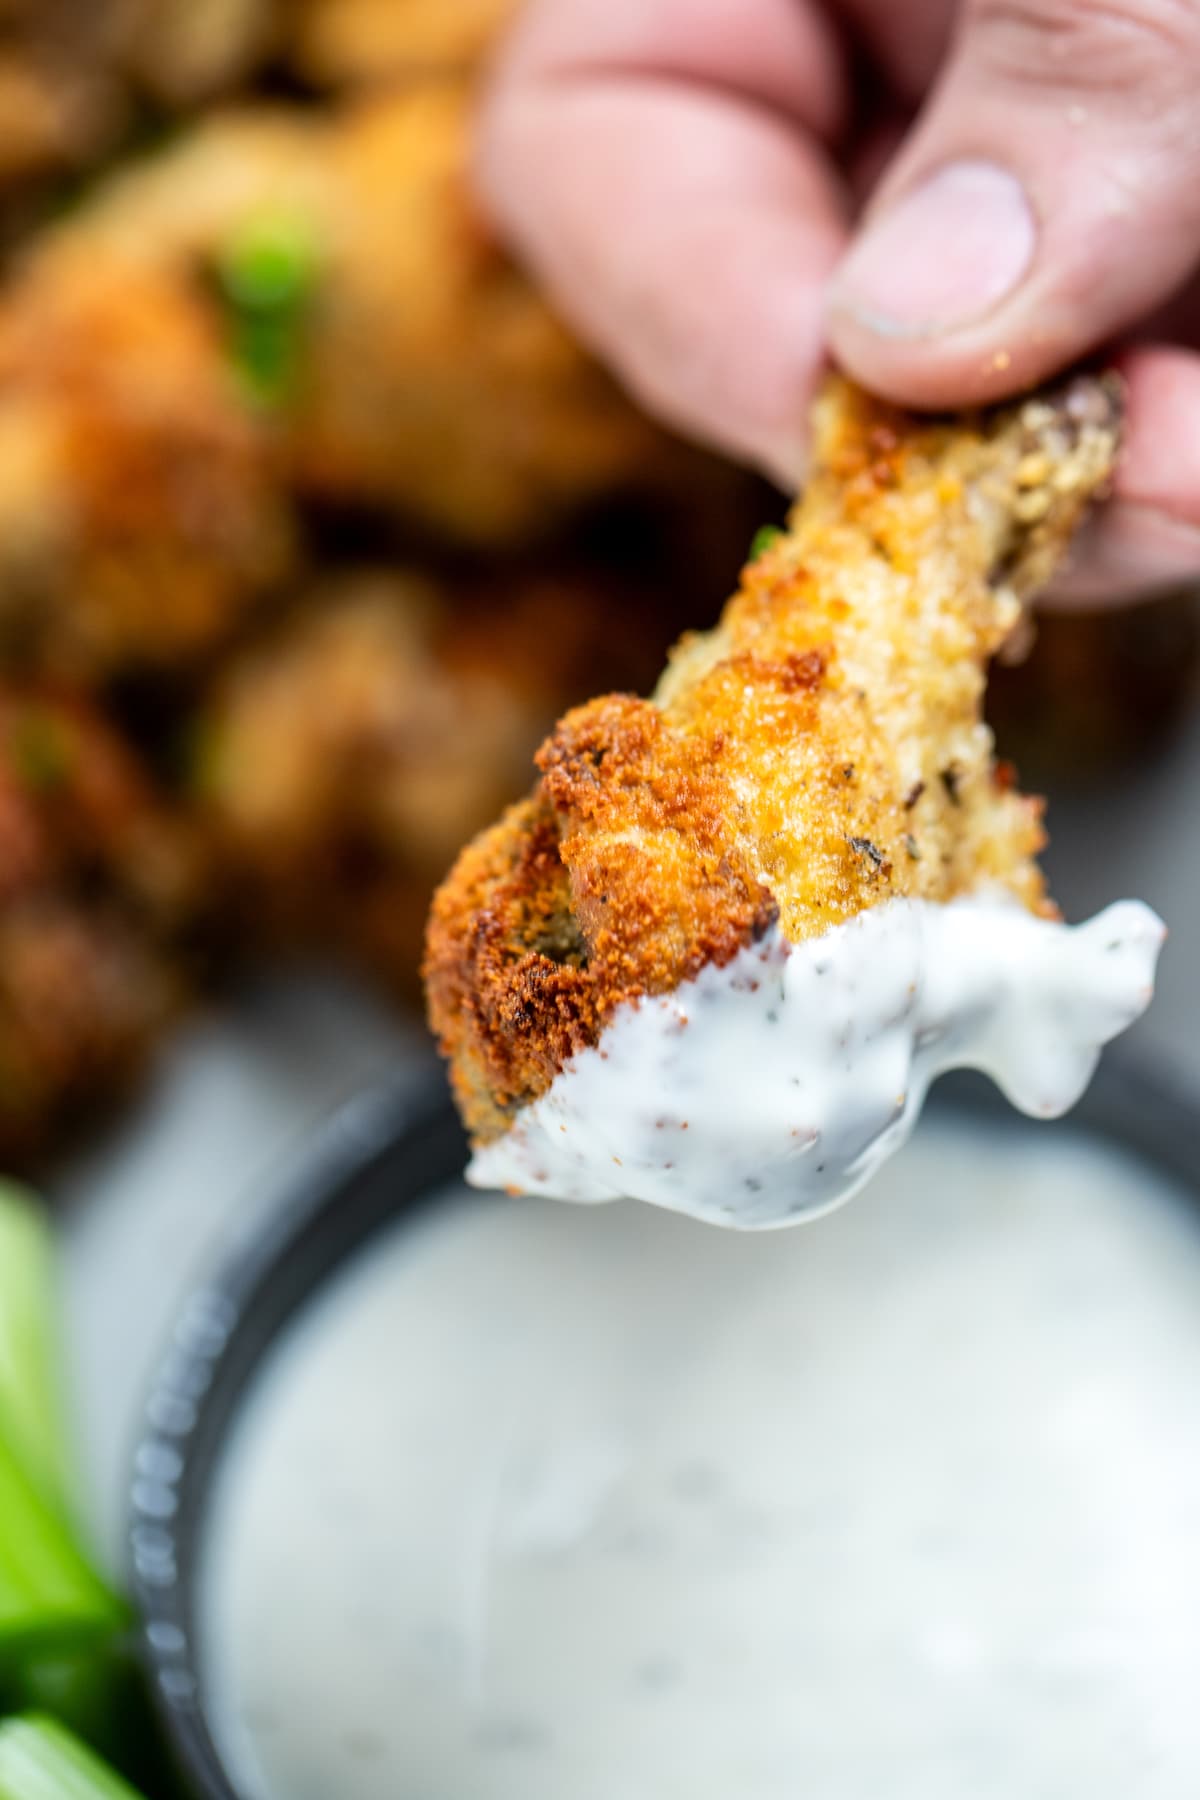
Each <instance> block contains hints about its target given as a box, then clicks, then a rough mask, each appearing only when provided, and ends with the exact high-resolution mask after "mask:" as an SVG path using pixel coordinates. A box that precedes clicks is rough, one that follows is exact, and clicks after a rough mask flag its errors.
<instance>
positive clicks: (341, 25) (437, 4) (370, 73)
mask: <svg viewBox="0 0 1200 1800" xmlns="http://www.w3.org/2000/svg"><path fill="white" fill-rule="evenodd" d="M520 3H521V0H293V22H292V23H291V27H290V30H289V33H288V55H289V59H290V60H291V61H292V62H294V63H295V65H296V66H297V67H298V68H299V69H300V70H301V71H302V72H303V74H304V75H306V76H307V77H308V79H309V80H310V81H314V82H317V83H319V84H320V85H321V86H329V87H344V86H361V85H363V84H365V83H368V82H385V81H387V82H394V81H408V80H413V79H414V78H420V77H423V76H428V75H429V74H431V73H438V74H446V73H461V72H463V71H466V70H470V69H474V68H475V67H476V66H477V65H478V64H479V63H480V61H481V60H482V59H483V58H484V57H485V56H486V55H487V53H488V51H489V50H490V49H491V47H492V45H493V43H494V42H495V40H496V38H497V37H498V36H499V34H500V32H501V31H502V30H503V28H504V26H505V25H507V24H508V22H509V20H510V19H511V18H512V17H513V15H514V14H515V12H516V10H517V7H518V5H520Z"/></svg>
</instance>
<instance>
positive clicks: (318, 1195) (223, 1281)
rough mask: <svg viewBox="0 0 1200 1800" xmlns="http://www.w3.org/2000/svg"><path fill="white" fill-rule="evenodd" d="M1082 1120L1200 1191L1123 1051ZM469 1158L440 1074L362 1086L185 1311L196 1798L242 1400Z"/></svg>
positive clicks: (189, 1765) (1168, 1122) (1167, 1117)
mask: <svg viewBox="0 0 1200 1800" xmlns="http://www.w3.org/2000/svg"><path fill="white" fill-rule="evenodd" d="M946 1109H954V1110H956V1111H959V1112H962V1111H963V1110H966V1111H970V1112H975V1113H977V1114H979V1115H981V1116H984V1117H987V1118H988V1119H989V1120H991V1121H993V1122H995V1121H997V1120H1003V1119H1005V1118H1007V1119H1009V1120H1010V1121H1011V1124H1012V1128H1013V1129H1014V1130H1022V1129H1024V1130H1030V1129H1033V1127H1031V1126H1030V1124H1029V1121H1028V1120H1024V1119H1022V1118H1021V1117H1020V1115H1019V1114H1015V1113H1012V1112H1011V1110H1010V1109H1009V1108H1008V1107H1007V1105H1006V1103H1005V1102H1004V1101H1003V1100H1002V1099H1001V1098H1000V1096H999V1095H998V1094H997V1092H996V1090H995V1089H994V1088H992V1087H991V1086H990V1084H988V1083H986V1082H984V1081H982V1079H980V1078H978V1077H974V1076H952V1077H949V1078H947V1079H946V1080H944V1081H943V1082H941V1083H940V1084H939V1086H938V1088H937V1090H936V1092H935V1096H934V1099H933V1100H932V1102H931V1104H930V1109H929V1110H930V1111H931V1112H933V1113H938V1112H943V1111H945V1110H946ZM1070 1122H1071V1124H1072V1125H1073V1126H1074V1127H1075V1128H1076V1129H1079V1130H1084V1131H1087V1132H1089V1133H1091V1134H1093V1135H1094V1136H1097V1137H1100V1138H1103V1139H1107V1140H1109V1141H1111V1142H1112V1143H1114V1144H1116V1145H1119V1146H1121V1147H1122V1148H1124V1149H1126V1150H1130V1151H1133V1152H1134V1153H1135V1154H1137V1155H1140V1156H1141V1157H1143V1158H1144V1159H1145V1160H1147V1161H1148V1162H1150V1163H1152V1164H1153V1165H1154V1167H1155V1168H1156V1169H1159V1170H1161V1171H1162V1172H1163V1173H1164V1174H1166V1175H1168V1176H1170V1177H1173V1178H1174V1179H1175V1180H1176V1181H1177V1182H1180V1183H1182V1184H1183V1186H1184V1187H1185V1188H1187V1189H1188V1190H1189V1191H1190V1192H1191V1193H1193V1194H1194V1195H1195V1196H1196V1199H1197V1201H1198V1202H1200V1103H1197V1102H1196V1101H1194V1100H1192V1099H1190V1098H1187V1097H1185V1096H1184V1095H1182V1094H1180V1093H1178V1092H1174V1091H1172V1088H1171V1086H1170V1085H1169V1083H1167V1082H1166V1081H1165V1080H1163V1079H1161V1078H1159V1077H1156V1076H1154V1075H1152V1074H1150V1073H1149V1072H1147V1071H1146V1070H1145V1069H1144V1068H1143V1067H1142V1066H1140V1065H1139V1064H1135V1063H1133V1062H1131V1061H1130V1060H1128V1059H1123V1058H1121V1057H1119V1056H1114V1057H1111V1058H1110V1059H1108V1060H1107V1061H1106V1062H1105V1064H1104V1065H1103V1067H1102V1068H1101V1070H1100V1072H1099V1074H1098V1075H1097V1078H1096V1080H1095V1082H1094V1083H1093V1085H1092V1087H1091V1089H1090V1090H1089V1092H1088V1094H1087V1095H1086V1097H1085V1099H1084V1100H1083V1101H1082V1102H1081V1104H1080V1105H1079V1107H1078V1108H1077V1109H1076V1110H1075V1112H1074V1113H1073V1114H1072V1115H1071V1121H1070ZM466 1154H467V1149H466V1141H465V1139H464V1136H463V1132H462V1128H461V1126H460V1125H459V1123H458V1120H457V1117H456V1116H455V1113H454V1110H453V1108H452V1106H451V1104H450V1101H449V1098H448V1096H447V1093H446V1089H445V1083H444V1079H443V1077H442V1075H441V1072H440V1070H438V1069H435V1068H431V1069H430V1070H429V1071H428V1073H426V1074H421V1075H417V1076H414V1075H412V1074H409V1075H408V1076H406V1077H405V1078H404V1079H403V1080H400V1081H398V1082H397V1083H395V1084H394V1085H392V1086H388V1087H385V1088H382V1089H379V1090H376V1091H373V1092H370V1093H367V1094H364V1095H362V1096H360V1097H359V1098H358V1099H357V1100H355V1101H353V1102H351V1103H350V1104H349V1105H348V1106H346V1107H344V1108H342V1109H341V1110H340V1111H339V1112H338V1113H337V1114H336V1115H335V1116H334V1117H333V1118H332V1119H331V1120H330V1121H329V1122H328V1124H326V1125H325V1126H324V1127H323V1128H321V1129H320V1130H319V1131H318V1132H317V1133H316V1135H315V1137H314V1140H313V1142H312V1143H311V1144H310V1145H309V1146H308V1148H307V1150H306V1151H305V1153H304V1154H303V1156H302V1158H301V1159H300V1160H299V1162H298V1163H297V1165H296V1166H295V1169H294V1170H293V1172H292V1174H291V1175H290V1177H288V1178H287V1179H285V1180H284V1182H283V1183H282V1184H281V1191H280V1194H279V1201H278V1204H277V1205H276V1206H275V1207H274V1208H272V1209H271V1213H270V1222H269V1224H268V1225H267V1227H266V1228H265V1229H263V1230H260V1231H258V1232H256V1233H254V1234H252V1235H251V1236H249V1237H248V1238H246V1239H245V1240H243V1241H242V1242H240V1243H236V1244H234V1245H233V1247H232V1248H231V1250H230V1251H229V1253H228V1255H227V1256H226V1258H225V1260H224V1262H223V1265H222V1266H221V1268H220V1269H218V1271H217V1272H216V1274H215V1275H214V1276H213V1278H212V1279H211V1280H209V1281H208V1282H206V1283H205V1284H204V1285H203V1286H202V1287H200V1288H198V1289H197V1290H196V1291H195V1292H194V1293H193V1294H192V1296H191V1298H190V1299H189V1300H188V1302H187V1303H186V1305H185V1306H184V1307H183V1309H182V1311H181V1313H180V1316H179V1320H178V1323H177V1325H176V1328H175V1332H174V1335H173V1339H172V1342H171V1345H170V1347H169V1348H168V1350H167V1352H166V1354H165V1356H164V1358H163V1361H162V1364H161V1367H160V1369H159V1372H158V1376H157V1380H156V1382H155V1385H154V1387H153V1388H152V1390H151V1393H150V1397H149V1400H148V1402H147V1407H146V1433H145V1436H144V1437H143V1439H142V1441H141V1443H140V1445H139V1447H138V1450H137V1455H136V1458H135V1472H134V1480H133V1493H132V1519H131V1528H130V1545H131V1554H132V1579H133V1586H134V1590H135V1595H136V1598H137V1601H138V1605H139V1608H140V1612H141V1617H142V1638H143V1645H144V1649H145V1654H146V1658H147V1662H148V1665H149V1672H150V1678H151V1681H152V1683H153V1687H154V1693H155V1698H156V1702H157V1704H158V1706H159V1708H160V1711H161V1713H162V1716H163V1719H164V1722H165V1725H166V1728H167V1731H168V1734H169V1736H170V1739H171V1742H172V1744H173V1746H174V1748H175V1751H176V1754H177V1756H178V1759H179V1762H180V1765H181V1772H182V1774H183V1776H184V1777H185V1779H186V1781H187V1782H188V1784H189V1785H190V1787H191V1788H192V1789H193V1790H194V1792H195V1794H196V1795H197V1796H198V1800H243V1796H241V1795H240V1794H239V1792H238V1790H237V1788H236V1787H235V1786H234V1784H233V1782H232V1780H231V1778H230V1777H229V1775H228V1774H227V1773H226V1772H225V1769H224V1766H223V1763H222V1760H221V1756H220V1753H219V1751H218V1749H217V1746H216V1743H215V1740H214V1738H213V1735H212V1732H211V1731H210V1728H209V1723H208V1719H207V1716H206V1710H205V1696H204V1692H203V1687H202V1682H201V1673H200V1666H199V1657H198V1654H197V1647H196V1635H195V1627H196V1616H197V1611H198V1608H197V1597H198V1596H197V1590H198V1584H199V1581H200V1579H201V1570H200V1562H201V1556H202V1538H203V1522H204V1513H205V1508H206V1506H207V1504H208V1500H209V1497H210V1494H211V1491H212V1483H213V1476H214V1473H215V1471H216V1467H217V1463H218V1460H219V1458H220V1454H221V1451H222V1448H223V1445H224V1443H225V1441H226V1439H227V1437H228V1434H229V1430H230V1427H231V1425H232V1422H233V1419H234V1415H235V1413H236V1411H237V1409H238V1406H239V1403H240V1401H241V1398H242V1396H243V1395H244V1393H245V1392H246V1391H247V1389H248V1387H249V1385H250V1383H251V1381H252V1379H253V1377H254V1374H255V1372H256V1369H257V1368H258V1366H259V1364H260V1363H261V1361H262V1359H263V1356H264V1354H265V1353H266V1352H267V1351H268V1350H269V1349H270V1347H271V1346H272V1344H273V1343H274V1341H275V1340H276V1338H277V1337H278V1335H279V1333H280V1331H281V1330H282V1329H283V1327H284V1326H285V1325H286V1324H287V1323H288V1322H289V1320H290V1319H291V1318H292V1317H293V1315H294V1314H295V1313H296V1312H297V1311H298V1309H299V1308H300V1306H301V1305H302V1304H303V1303H304V1302H305V1301H306V1300H308V1299H309V1298H310V1297H311V1296H312V1295H313V1294H314V1293H315V1291H316V1290H317V1289H318V1288H319V1287H320V1286H321V1284H322V1283H323V1282H325V1281H326V1280H327V1279H328V1278H329V1277H330V1276H332V1275H333V1274H334V1273H336V1271H337V1270H338V1269H339V1268H340V1267H341V1265H342V1264H343V1263H345V1262H346V1260H347V1259H348V1258H349V1257H350V1256H351V1255H353V1253H354V1252H355V1251H356V1250H358V1249H359V1248H361V1247H362V1245H363V1244H364V1243H365V1242H366V1241H367V1239H368V1238H370V1237H371V1236H372V1235H373V1233H375V1232H376V1231H377V1230H379V1229H380V1227H382V1226H384V1225H387V1224H389V1223H391V1222H393V1221H395V1220H397V1219H399V1218H400V1217H402V1216H403V1215H404V1214H406V1213H412V1212H415V1211H417V1210H418V1209H420V1208H421V1207H422V1206H425V1205H427V1204H428V1203H429V1202H430V1200H431V1199H432V1198H433V1197H434V1196H435V1195H436V1194H437V1192H438V1190H439V1189H441V1188H444V1187H445V1186H446V1184H447V1183H449V1182H453V1181H454V1180H456V1179H457V1178H458V1177H459V1176H460V1175H461V1172H462V1169H463V1167H464V1164H465V1161H466ZM818 1229H819V1227H818Z"/></svg>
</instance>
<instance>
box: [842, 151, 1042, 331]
mask: <svg viewBox="0 0 1200 1800" xmlns="http://www.w3.org/2000/svg"><path fill="white" fill-rule="evenodd" d="M1036 240H1037V228H1036V226H1035V223H1034V217H1033V212H1032V209H1031V208H1030V205H1029V202H1028V200H1027V199H1026V198H1025V193H1024V190H1023V189H1022V187H1021V184H1020V182H1018V181H1016V180H1015V179H1014V178H1013V176H1011V175H1010V174H1008V172H1007V170H1005V169H1000V168H997V167H996V166H995V164H993V163H986V162H959V163H950V164H949V165H948V166H947V167H945V168H943V169H939V170H938V172H937V174H936V175H932V176H930V177H929V179H928V180H927V181H924V182H922V184H921V185H920V187H917V188H914V189H913V190H912V191H911V192H910V193H907V194H905V195H903V196H902V197H901V198H900V199H899V200H896V201H894V202H893V203H892V205H890V206H888V207H887V208H886V209H885V210H884V211H882V212H881V213H880V214H879V216H878V217H877V218H875V219H872V220H871V221H870V223H869V224H868V225H867V226H866V228H865V230H864V233H863V235H862V237H860V238H859V240H858V242H857V243H856V244H855V246H854V248H853V249H852V250H851V251H850V254H849V255H848V256H847V258H846V260H845V262H844V263H843V264H842V267H841V269H840V270H839V272H838V274H837V276H836V277H835V279H834V284H833V290H832V295H831V304H832V305H833V306H834V307H836V308H837V309H839V310H841V311H844V312H849V313H851V314H852V315H853V316H854V317H855V318H856V319H857V321H858V322H859V324H861V325H865V326H866V327H867V328H868V330H871V331H876V332H879V333H880V334H881V335H883V336H886V337H931V336H935V335H937V334H939V333H942V332H948V331H954V330H955V329H957V328H958V327H959V326H962V325H968V324H970V323H971V322H972V321H973V320H975V319H978V318H980V317H981V316H982V315H983V314H984V313H986V312H989V311H990V310H991V308H992V307H994V306H995V305H996V304H997V302H998V301H1000V300H1003V299H1004V297H1005V295H1006V294H1010V293H1011V292H1012V291H1013V289H1014V288H1015V287H1016V286H1017V285H1018V283H1019V282H1020V281H1021V279H1022V277H1023V276H1024V274H1025V272H1026V270H1027V269H1028V268H1029V265H1030V263H1031V262H1032V260H1033V252H1034V246H1035V243H1036Z"/></svg>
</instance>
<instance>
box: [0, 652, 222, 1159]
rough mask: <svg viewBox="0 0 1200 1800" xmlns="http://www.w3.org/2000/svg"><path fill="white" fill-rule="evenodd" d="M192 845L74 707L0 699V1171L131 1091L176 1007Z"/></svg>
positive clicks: (106, 735) (92, 721)
mask: <svg viewBox="0 0 1200 1800" xmlns="http://www.w3.org/2000/svg"><path fill="white" fill-rule="evenodd" d="M200 888H201V867H200V863H199V861H198V858H197V855H196V852H195V848H194V846H193V844H192V841H191V839H190V836H189V835H188V834H187V833H186V832H185V831H184V830H183V829H182V828H181V827H180V826H179V825H178V824H176V823H175V822H174V821H172V820H171V819H170V818H169V817H168V816H167V815H166V814H165V813H164V811H163V809H162V807H161V805H160V804H159V803H158V801H157V800H156V798H155V797H154V795H153V794H152V793H151V791H150V788H149V785H148V783H147V782H146V780H145V778H144V776H143V775H142V773H141V771H140V770H139V769H138V767H137V765H136V763H135V762H134V760H133V758H132V757H131V755H130V753H129V752H128V751H127V750H126V748H125V747H124V745H123V744H121V743H120V742H119V740H118V739H117V738H116V737H115V736H114V734H113V733H112V731H111V730H110V729H109V728H108V726H107V725H105V724H104V722H103V721H102V720H101V719H100V717H99V716H98V715H97V714H96V713H95V712H94V711H92V710H91V709H89V708H88V707H87V706H85V705H84V704H83V703H81V702H80V701H78V700H71V699H67V698H64V697H62V696H52V695H49V694H41V693H30V692H18V691H16V690H14V689H12V688H7V689H4V690H2V691H0V1162H2V1163H3V1164H4V1166H5V1167H11V1166H13V1164H14V1163H18V1162H24V1161H26V1160H28V1158H29V1157H30V1156H32V1155H33V1154H35V1153H37V1152H40V1151H42V1150H44V1149H45V1148H47V1147H49V1145H50V1143H51V1141H52V1134H56V1133H57V1132H58V1131H60V1130H64V1131H69V1130H70V1129H71V1128H72V1127H73V1126H74V1124H75V1123H76V1122H77V1119H78V1118H79V1117H80V1116H82V1115H84V1114H87V1115H88V1116H91V1115H93V1114H94V1113H95V1112H96V1111H97V1110H98V1109H99V1108H100V1107H101V1106H102V1105H103V1103H104V1102H106V1101H108V1100H111V1099H112V1098H113V1097H114V1096H115V1095H117V1094H119V1093H121V1092H122V1091H124V1089H126V1088H127V1087H128V1085H129V1084H130V1083H131V1082H132V1080H133V1079H134V1078H135V1077H136V1075H137V1074H138V1073H139V1071H140V1070H141V1068H142V1067H143V1065H144V1063H145V1061H146V1058H147V1056H148V1055H149V1053H150V1051H151V1050H152V1048H153V1047H154V1045H155V1043H156V1042H157V1041H158V1039H159V1037H160V1036H161V1033H162V1031H163V1029H164V1028H165V1027H166V1025H167V1024H168V1023H169V1022H170V1020H171V1019H172V1018H173V1017H174V1015H175V1013H176V1012H177V1011H178V1008H179V1006H180V1003H181V1001H182V999H183V997H184V992H185V982H184V979H183V977H182V975H181V972H180V969H179V967H178V966H177V963H176V957H175V945H176V942H177V940H178V937H179V934H180V932H181V931H182V929H183V927H184V924H185V921H186V920H187V918H188V916H189V914H190V912H191V909H192V907H193V905H194V904H195V903H196V901H197V896H198V893H199V891H200Z"/></svg>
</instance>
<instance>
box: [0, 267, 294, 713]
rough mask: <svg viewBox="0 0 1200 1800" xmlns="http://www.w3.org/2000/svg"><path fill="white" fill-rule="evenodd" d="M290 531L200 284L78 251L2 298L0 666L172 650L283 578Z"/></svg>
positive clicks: (265, 439)
mask: <svg viewBox="0 0 1200 1800" xmlns="http://www.w3.org/2000/svg"><path fill="white" fill-rule="evenodd" d="M291 540H292V527H291V519H290V512H289V508H288V505H287V502H286V499H285V498H284V496H283V494H282V493H281V491H280V487H279V481H278V474H277V466H276V458H275V454H274V448H273V440H272V436H271V433H270V431H269V429H268V428H267V427H266V425H265V424H264V422H263V421H262V420H261V419H260V418H257V417H255V415H254V414H253V412H252V411H251V410H250V409H248V408H247V407H246V405H245V403H244V399H243V397H242V395H241V394H240V392H239V391H238V387H237V384H236V382H235V379H234V376H233V372H232V371H231V369H230V368H229V366H228V362H227V357H226V353H225V351H224V348H223V346H222V344H221V340H220V336H219V333H218V330H217V328H216V324H215V321H214V320H213V319H212V317H211V316H210V313H209V311H208V310H207V309H206V307H205V306H204V305H203V304H202V302H201V300H200V298H199V297H198V296H194V295H192V294H190V293H189V292H188V291H187V290H186V289H181V288H180V287H179V286H178V285H177V284H175V283H173V282H171V281H169V280H166V279H164V278H163V277H162V276H161V275H159V274H156V273H154V272H152V271H150V270H148V269H129V268H122V269H115V268H114V267H112V266H111V265H109V264H106V263H105V262H104V261H103V260H102V259H101V260H95V259H90V258H88V257H86V256H80V257H79V258H71V259H69V260H68V261H67V262H66V264H65V265H64V266H57V267H53V268H48V267H47V268H43V267H41V266H40V265H37V264H35V265H34V266H32V267H31V268H30V269H29V270H28V272H27V273H26V274H25V275H24V276H23V277H22V278H21V279H20V280H19V281H17V282H16V284H15V285H14V286H13V287H12V288H11V289H10V290H9V292H8V293H7V294H6V295H4V296H3V298H2V299H0V654H3V657H4V659H5V662H6V665H8V666H12V665H13V664H23V663H28V664H30V665H33V666H35V667H37V668H38V669H39V670H41V671H43V672H44V671H46V670H50V671H52V672H53V673H54V675H55V676H56V677H65V678H66V679H68V680H70V681H78V680H80V679H87V680H93V679H96V678H97V677H105V676H107V675H109V674H112V673H115V672H119V671H122V670H125V669H128V668H130V667H135V668H136V667H145V668H163V667H178V666H180V665H186V664H188V663H190V662H192V661H194V660H195V659H197V658H198V657H202V656H204V655H206V654H208V653H210V652H211V651H212V650H213V648H214V647H215V646H216V645H218V644H219V643H220V642H221V641H222V640H223V639H224V638H225V637H226V636H227V635H228V634H229V633H230V631H231V630H232V629H233V628H234V627H235V626H237V625H238V624H239V623H240V622H241V620H242V618H243V616H244V614H245V613H246V612H247V611H248V610H249V609H250V607H251V606H252V605H253V603H254V601H255V600H256V599H257V597H258V596H259V595H260V594H261V593H263V591H264V590H265V589H266V588H268V587H269V586H270V585H271V584H272V583H274V582H276V581H278V580H279V579H280V578H281V577H282V575H283V573H284V571H285V569H286V568H287V565H288V560H289V556H290V551H291Z"/></svg>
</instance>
